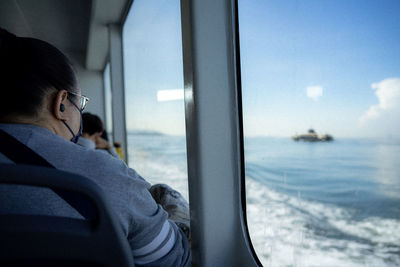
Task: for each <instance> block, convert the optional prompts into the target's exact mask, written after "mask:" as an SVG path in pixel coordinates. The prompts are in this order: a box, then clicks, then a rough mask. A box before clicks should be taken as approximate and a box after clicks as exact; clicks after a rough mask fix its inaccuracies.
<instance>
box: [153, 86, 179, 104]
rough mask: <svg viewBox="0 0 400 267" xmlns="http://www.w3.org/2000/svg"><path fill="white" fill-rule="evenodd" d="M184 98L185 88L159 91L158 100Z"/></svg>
mask: <svg viewBox="0 0 400 267" xmlns="http://www.w3.org/2000/svg"><path fill="white" fill-rule="evenodd" d="M183 98H184V92H183V89H172V90H159V91H157V101H158V102H164V101H173V100H181V99H183Z"/></svg>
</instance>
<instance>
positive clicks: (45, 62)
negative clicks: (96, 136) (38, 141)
mask: <svg viewBox="0 0 400 267" xmlns="http://www.w3.org/2000/svg"><path fill="white" fill-rule="evenodd" d="M0 76H1V79H0V87H1V97H0V121H1V122H10V123H13V122H14V123H15V122H20V121H21V118H23V121H24V123H30V122H32V124H35V123H34V122H37V121H40V123H41V124H44V125H42V126H44V127H46V128H49V129H50V128H51V129H52V130H53V131H54V132H55V133H57V134H59V135H61V136H63V137H66V138H67V132H66V133H63V132H64V130H65V129H62V128H61V127H59V125H58V124H59V123H62V124H65V123H68V124H69V125H71V128H72V131H73V132H77V129H76V128H77V127H78V130H79V124H80V114H79V110H78V113H76V112H77V111H73V110H71V109H73V105H72V104H77V105H79V96H76V95H80V94H81V92H80V89H79V88H78V82H77V78H76V74H75V71H74V69H73V67H72V64H71V63H70V61H69V60H68V58H67V57H66V56H65V55H64V54H63V53H62V52H60V51H59V50H58V49H57V48H55V47H54V46H52V45H50V44H49V43H46V42H44V41H41V40H38V39H34V38H22V37H17V36H15V35H14V34H11V33H9V32H7V31H5V30H3V29H1V28H0ZM70 108H71V109H70ZM78 108H80V107H79V106H78ZM68 109H69V110H68ZM77 114H79V117H77ZM77 121H78V122H77ZM63 127H65V126H63ZM53 128H57V129H53ZM60 130H61V131H62V132H60ZM72 134H73V133H72ZM69 138H70V137H69Z"/></svg>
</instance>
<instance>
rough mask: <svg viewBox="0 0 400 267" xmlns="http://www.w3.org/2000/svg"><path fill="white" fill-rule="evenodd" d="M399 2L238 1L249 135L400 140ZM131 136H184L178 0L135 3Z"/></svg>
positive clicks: (130, 39) (129, 72)
mask: <svg viewBox="0 0 400 267" xmlns="http://www.w3.org/2000/svg"><path fill="white" fill-rule="evenodd" d="M398 14H400V1H361V0H360V1H351V0H350V1H341V0H335V1H328V0H318V1H310V0H307V1H296V0H292V1H278V0H276V1H263V0H245V1H244V0H241V1H239V17H240V41H241V43H240V45H241V60H242V88H243V111H244V114H243V116H244V127H245V134H246V135H247V136H256V135H266V136H290V135H292V134H294V133H301V132H304V131H306V130H307V129H308V128H309V127H313V128H315V129H316V130H317V131H318V132H321V133H330V134H332V135H333V136H337V137H359V136H361V137H369V136H371V137H376V136H377V137H387V136H393V137H399V136H400V126H399V125H400V123H398V122H399V120H400V18H399V17H400V16H399V15H398ZM124 51H125V55H124V64H125V76H126V77H125V78H126V89H127V93H126V96H127V124H128V128H129V129H152V130H158V131H162V132H165V133H169V134H183V133H184V105H183V100H175V101H165V102H159V101H157V92H158V91H159V90H170V89H180V88H182V87H183V75H182V50H181V31H180V13H179V1H169V0H159V1H155V0H146V1H144V0H136V1H134V4H133V8H132V10H131V13H130V15H129V17H128V20H127V23H126V25H125V27H124Z"/></svg>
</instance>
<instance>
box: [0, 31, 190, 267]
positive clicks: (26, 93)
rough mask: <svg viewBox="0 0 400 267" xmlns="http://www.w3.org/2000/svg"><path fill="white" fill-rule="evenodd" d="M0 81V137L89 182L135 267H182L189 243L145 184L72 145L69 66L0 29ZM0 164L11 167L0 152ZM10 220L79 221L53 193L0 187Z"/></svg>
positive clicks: (76, 116) (75, 133) (80, 102)
mask: <svg viewBox="0 0 400 267" xmlns="http://www.w3.org/2000/svg"><path fill="white" fill-rule="evenodd" d="M0 75H1V94H2V95H1V98H0V99H1V100H0V101H1V103H0V131H2V132H3V133H4V134H7V135H10V136H12V137H13V138H15V139H17V140H18V141H19V142H21V143H22V144H24V145H25V146H27V147H29V148H30V149H31V150H33V151H34V152H35V153H36V154H38V155H39V156H40V157H42V158H44V159H45V160H47V161H48V162H49V163H50V164H51V165H53V166H54V167H55V168H57V169H60V170H63V171H69V172H74V173H77V174H80V175H82V176H85V177H88V178H89V179H92V180H93V181H95V182H96V183H97V184H98V185H99V186H100V187H102V189H103V191H104V193H105V195H106V197H107V198H108V200H109V202H110V205H111V206H112V207H113V208H114V211H115V213H116V214H117V216H118V219H119V221H120V223H121V225H122V228H123V230H124V233H125V234H126V236H127V239H128V242H129V244H130V245H131V248H132V253H133V257H134V260H135V263H136V264H137V265H144V266H188V265H189V264H190V252H189V247H188V243H187V240H186V238H185V236H184V234H183V233H182V232H181V231H180V230H179V229H178V227H177V226H176V225H175V224H174V223H173V222H171V221H169V220H168V219H167V218H168V215H167V213H166V212H165V211H164V210H163V209H162V208H161V207H160V206H158V205H157V204H156V203H155V201H154V200H153V198H152V196H151V195H150V193H149V191H148V188H150V184H148V183H147V182H146V181H145V180H144V179H143V178H142V177H140V176H139V175H138V174H137V173H136V172H135V171H134V170H133V169H130V168H128V167H127V166H126V165H125V163H123V162H122V161H121V160H118V159H114V158H112V157H109V156H108V155H106V154H105V153H101V152H96V151H95V150H90V149H86V148H84V147H81V146H78V145H76V144H74V143H75V142H76V141H77V140H78V138H79V136H80V134H81V131H82V118H81V116H82V111H83V110H84V108H85V106H86V103H87V101H88V99H87V98H86V97H85V96H82V95H81V90H80V88H79V86H78V82H77V78H76V75H75V71H74V69H73V68H72V66H71V64H70V62H69V61H68V59H67V58H66V57H65V56H64V55H63V54H62V53H61V52H60V51H59V50H58V49H56V48H55V47H53V46H52V45H50V44H48V43H46V42H44V41H41V40H37V39H33V38H21V37H16V36H15V35H13V34H11V33H9V32H7V31H5V30H3V29H0ZM71 141H72V142H71ZM0 143H1V142H0ZM0 163H12V161H11V160H10V159H9V158H7V157H6V156H5V155H4V154H3V153H1V151H0ZM24 202H26V203H27V204H29V205H24ZM27 206H29V210H28V209H27V208H26V207H27ZM8 212H19V213H25V212H27V213H33V214H45V215H61V216H71V217H81V215H80V214H79V213H77V211H75V210H74V209H72V208H71V207H70V206H68V205H67V204H66V203H65V202H64V201H63V200H62V199H60V198H59V197H58V196H57V195H55V193H54V192H50V191H46V190H45V189H32V188H10V187H4V186H3V187H0V213H8Z"/></svg>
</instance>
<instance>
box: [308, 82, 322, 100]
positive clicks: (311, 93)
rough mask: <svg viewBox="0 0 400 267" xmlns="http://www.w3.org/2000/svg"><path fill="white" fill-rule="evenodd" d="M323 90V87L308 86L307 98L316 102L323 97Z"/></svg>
mask: <svg viewBox="0 0 400 267" xmlns="http://www.w3.org/2000/svg"><path fill="white" fill-rule="evenodd" d="M322 93H323V88H322V86H319V85H315V86H308V87H307V97H309V98H311V99H312V100H314V101H318V98H320V97H321V96H322Z"/></svg>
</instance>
